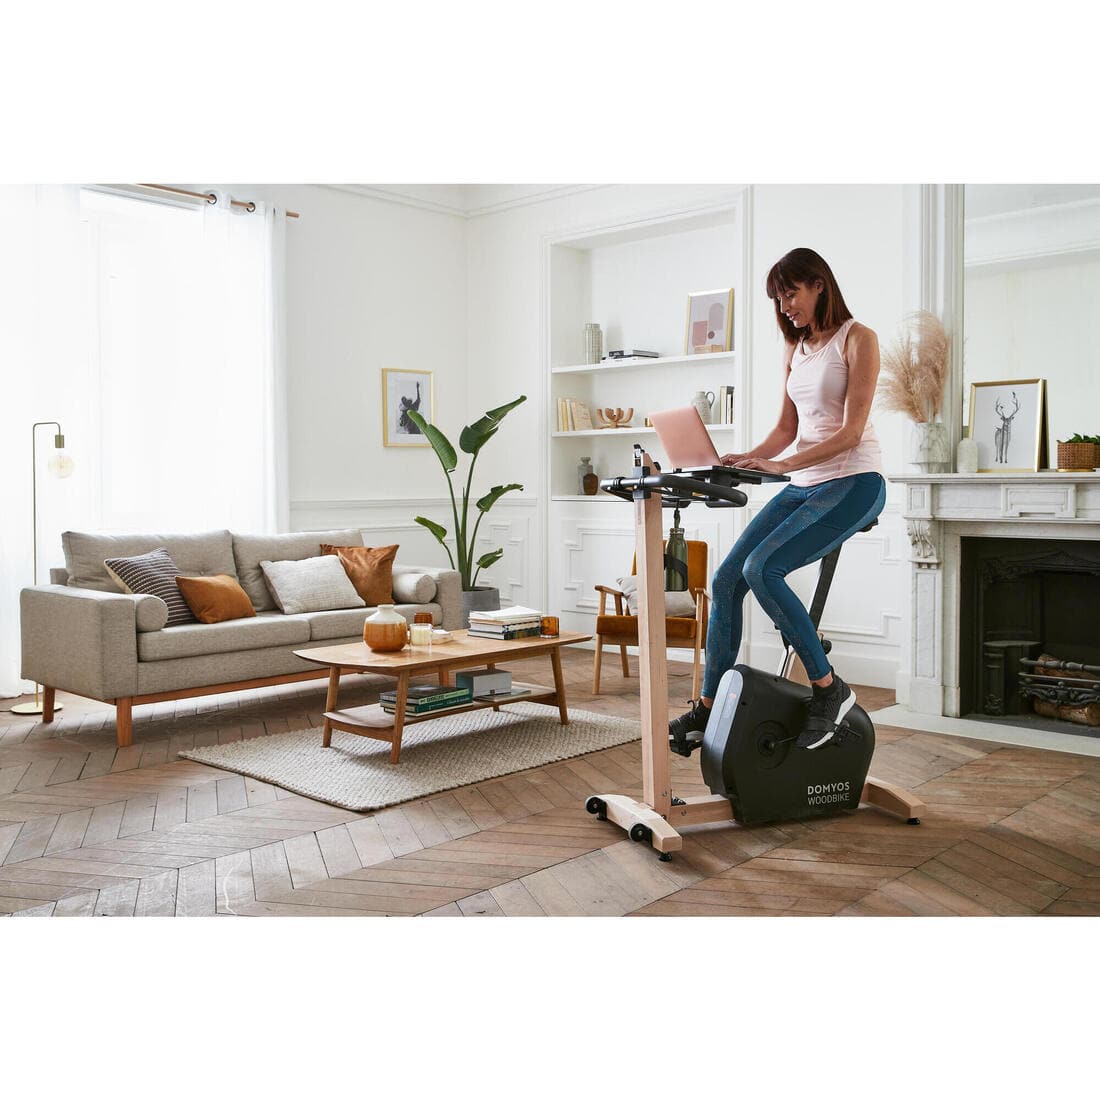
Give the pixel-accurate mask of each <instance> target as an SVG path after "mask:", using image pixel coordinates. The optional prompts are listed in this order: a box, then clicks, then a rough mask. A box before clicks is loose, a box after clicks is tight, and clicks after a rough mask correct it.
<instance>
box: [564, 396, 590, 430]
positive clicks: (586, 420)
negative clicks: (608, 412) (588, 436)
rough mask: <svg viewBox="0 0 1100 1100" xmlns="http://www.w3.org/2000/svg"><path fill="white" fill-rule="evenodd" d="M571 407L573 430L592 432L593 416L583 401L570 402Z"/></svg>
mask: <svg viewBox="0 0 1100 1100" xmlns="http://www.w3.org/2000/svg"><path fill="white" fill-rule="evenodd" d="M569 405H570V407H571V409H572V411H573V430H574V431H576V432H588V431H591V430H592V414H591V413H590V412H589V411H588V406H587V405H586V404H585V403H584V402H583V401H573V400H570V402H569Z"/></svg>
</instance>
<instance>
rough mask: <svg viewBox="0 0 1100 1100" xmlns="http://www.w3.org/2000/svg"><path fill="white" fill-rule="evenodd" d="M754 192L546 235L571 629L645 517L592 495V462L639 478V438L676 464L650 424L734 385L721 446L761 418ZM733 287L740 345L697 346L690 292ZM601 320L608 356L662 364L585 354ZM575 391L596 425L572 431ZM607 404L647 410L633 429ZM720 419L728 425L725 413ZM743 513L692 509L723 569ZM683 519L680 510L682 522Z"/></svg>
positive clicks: (550, 410)
mask: <svg viewBox="0 0 1100 1100" xmlns="http://www.w3.org/2000/svg"><path fill="white" fill-rule="evenodd" d="M750 207H751V195H750V194H749V193H748V191H747V190H742V189H733V188H731V189H730V192H729V197H728V201H726V202H725V203H718V204H714V205H713V206H709V207H706V208H698V209H695V210H682V211H677V212H671V213H666V214H662V215H660V216H653V217H645V218H639V219H638V220H637V221H634V222H631V223H625V224H624V223H622V222H619V223H618V224H615V225H608V226H588V227H585V228H584V229H583V230H578V231H577V232H575V233H562V234H560V235H558V236H555V237H554V238H547V239H546V240H545V242H544V263H545V268H544V279H543V287H544V295H545V297H544V311H543V331H544V337H545V344H544V349H545V350H544V360H543V363H544V371H545V375H544V377H545V379H546V390H545V395H546V403H545V406H544V407H545V415H546V443H545V445H546V448H547V452H546V453H547V462H546V470H547V478H546V499H547V501H548V507H547V531H546V534H547V543H548V552H549V560H548V568H547V608H548V610H549V611H550V612H551V613H557V614H560V615H562V616H563V619H562V625H563V626H568V627H569V628H570V629H580V630H585V631H587V632H591V630H592V627H593V625H594V622H593V616H594V614H595V611H596V608H597V597H596V595H595V593H594V591H593V585H594V584H608V583H613V582H614V580H615V578H616V577H617V576H620V575H621V574H622V573H624V572H626V571H628V570H629V568H630V560H631V555H632V554H633V552H634V536H633V513H632V511H631V509H630V508H629V507H628V506H627V505H625V504H624V503H623V502H622V501H621V500H618V498H615V497H612V496H610V495H609V494H607V493H597V494H596V495H594V496H587V495H583V494H582V493H581V490H580V486H579V484H578V467H579V465H580V460H581V459H582V458H587V459H590V461H591V465H592V467H593V470H594V472H595V473H596V475H597V476H598V477H599V478H601V479H603V478H610V477H614V476H616V475H619V474H626V473H628V472H629V470H630V468H631V466H632V464H633V447H632V444H633V443H634V442H635V441H639V442H643V445H644V446H645V447H646V450H647V451H648V452H649V453H650V454H651V455H652V457H653V458H654V459H655V460H656V461H658V462H660V463H661V464H662V465H665V464H666V463H667V456H666V455H665V454H664V453H663V450H662V448H661V446H660V441H659V440H658V438H657V435H656V432H655V430H654V429H653V428H650V427H646V426H645V419H646V417H648V416H651V415H652V414H653V413H655V412H658V411H661V410H664V409H672V408H681V407H683V406H686V405H690V404H692V399H693V397H694V396H695V394H696V393H698V392H699V391H703V392H704V393H707V392H712V393H714V394H715V397H716V400H715V405H717V395H718V393H719V390H720V388H721V387H723V386H733V387H734V409H733V417H732V421H733V422H732V423H715V424H709V425H708V428H709V430H710V432H711V434H712V435H713V436H714V438H715V445H716V447H717V450H718V452H719V454H724V453H727V452H731V451H736V450H738V449H739V447H741V444H742V441H743V437H744V433H745V427H746V425H747V423H748V418H747V398H748V394H747V392H746V386H745V375H744V372H745V369H746V364H747V362H748V351H749V342H748V335H749V331H748V326H749V310H748V309H747V295H746V287H747V280H748V278H749V269H750V261H749V257H748V248H747V228H746V226H747V225H748V224H749V221H750V217H749V214H750ZM725 287H732V288H733V291H734V301H733V338H732V347H731V349H730V350H728V351H721V352H711V353H708V354H687V353H686V352H687V312H688V296H689V295H690V294H693V293H698V292H702V291H711V290H716V289H719V288H725ZM593 321H594V322H596V323H598V324H599V325H600V326H601V328H602V330H603V353H604V355H607V353H608V352H609V351H612V350H616V349H619V348H622V349H624V350H627V351H629V350H630V349H631V348H647V349H651V350H653V351H655V352H658V353H659V355H658V357H655V358H633V359H624V360H621V361H619V360H611V359H604V360H603V361H602V362H600V363H586V362H583V360H584V358H585V349H584V328H585V325H586V324H587V323H588V322H593ZM562 398H573V399H575V400H577V401H581V402H583V403H584V404H585V405H586V406H587V407H588V409H589V411H590V413H591V416H592V420H593V427H592V428H591V429H590V430H582V431H563V430H561V424H560V423H559V421H558V402H559V400H560V399H562ZM597 409H616V410H617V409H622V410H623V411H624V412H625V411H626V410H628V409H632V410H633V414H632V418H631V420H632V425H636V426H630V427H625V428H601V427H599V426H598V422H597V418H596V410H597ZM713 416H714V419H716V420H718V419H720V415H719V412H718V409H717V408H715V410H714V414H713ZM733 511H736V510H735V509H704V508H692V509H690V511H685V513H684V522H685V525H686V529H687V531H688V537H689V538H702V539H704V540H705V541H707V543H708V545H710V546H711V556H712V559H713V560H712V566H713V565H715V564H717V562H718V561H719V560H721V555H723V554H724V553H725V552H726V550H728V547H729V546H730V545H731V544H732V538H733V532H734V528H735V525H736V523H737V519H736V517H734V516H733V515H732V514H731V513H732V512H733ZM670 518H671V517H670Z"/></svg>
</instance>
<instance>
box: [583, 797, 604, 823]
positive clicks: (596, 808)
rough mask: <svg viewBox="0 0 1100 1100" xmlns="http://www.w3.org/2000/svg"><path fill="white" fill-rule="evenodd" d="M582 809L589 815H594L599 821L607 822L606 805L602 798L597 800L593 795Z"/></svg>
mask: <svg viewBox="0 0 1100 1100" xmlns="http://www.w3.org/2000/svg"><path fill="white" fill-rule="evenodd" d="M584 808H585V809H586V810H587V811H588V812H589V813H590V814H595V815H596V817H597V819H598V820H600V821H606V820H607V803H606V802H604V800H603V799H602V798H597V797H596V795H593V796H592V797H591V798H590V799H589V800H588V801H587V802H586V803H585V804H584Z"/></svg>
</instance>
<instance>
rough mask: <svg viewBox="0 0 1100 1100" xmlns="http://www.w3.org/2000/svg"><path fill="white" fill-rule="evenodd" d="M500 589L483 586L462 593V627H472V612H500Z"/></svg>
mask: <svg viewBox="0 0 1100 1100" xmlns="http://www.w3.org/2000/svg"><path fill="white" fill-rule="evenodd" d="M499 610H500V589H499V588H490V587H489V586H488V585H481V586H479V587H477V588H473V589H470V590H469V591H467V590H465V589H464V590H463V592H462V625H463V626H469V625H470V612H471V611H499Z"/></svg>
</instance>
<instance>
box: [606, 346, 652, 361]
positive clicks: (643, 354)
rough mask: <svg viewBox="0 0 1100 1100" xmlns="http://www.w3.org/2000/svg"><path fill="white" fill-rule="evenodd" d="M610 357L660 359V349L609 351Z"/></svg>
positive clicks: (608, 355)
mask: <svg viewBox="0 0 1100 1100" xmlns="http://www.w3.org/2000/svg"><path fill="white" fill-rule="evenodd" d="M607 358H608V359H660V358H661V353H660V352H659V351H643V350H642V349H641V348H631V349H630V350H629V351H625V350H623V351H609V352H608V353H607Z"/></svg>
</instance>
